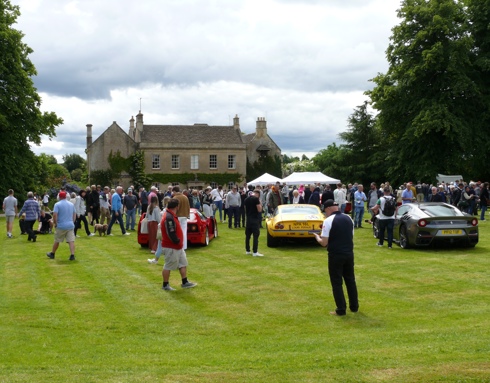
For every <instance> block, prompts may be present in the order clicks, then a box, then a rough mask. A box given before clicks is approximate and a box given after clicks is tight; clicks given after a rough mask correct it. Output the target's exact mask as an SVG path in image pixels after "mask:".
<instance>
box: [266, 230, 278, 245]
mask: <svg viewBox="0 0 490 383" xmlns="http://www.w3.org/2000/svg"><path fill="white" fill-rule="evenodd" d="M278 242H279V241H278V240H277V238H274V237H273V236H272V235H270V234H269V230H267V247H277V245H278Z"/></svg>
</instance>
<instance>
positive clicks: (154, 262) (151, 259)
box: [148, 258, 158, 265]
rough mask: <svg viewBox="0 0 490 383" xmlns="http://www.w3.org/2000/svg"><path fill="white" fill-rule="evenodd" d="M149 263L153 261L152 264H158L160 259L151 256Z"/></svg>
mask: <svg viewBox="0 0 490 383" xmlns="http://www.w3.org/2000/svg"><path fill="white" fill-rule="evenodd" d="M148 263H152V264H154V265H156V264H157V263H158V261H157V260H156V259H155V258H150V259H148Z"/></svg>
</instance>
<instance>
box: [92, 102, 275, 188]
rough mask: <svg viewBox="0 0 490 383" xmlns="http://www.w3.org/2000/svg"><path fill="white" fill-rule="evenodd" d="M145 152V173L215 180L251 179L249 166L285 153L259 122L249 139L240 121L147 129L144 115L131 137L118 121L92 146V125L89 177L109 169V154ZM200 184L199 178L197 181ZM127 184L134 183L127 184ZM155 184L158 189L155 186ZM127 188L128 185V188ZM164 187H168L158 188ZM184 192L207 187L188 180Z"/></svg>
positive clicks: (131, 124)
mask: <svg viewBox="0 0 490 383" xmlns="http://www.w3.org/2000/svg"><path fill="white" fill-rule="evenodd" d="M137 150H141V151H143V152H144V158H145V173H146V174H147V175H148V176H150V178H151V177H152V175H155V178H158V177H156V175H158V174H176V175H177V174H189V173H191V174H198V173H199V174H201V175H202V174H206V175H209V177H206V178H209V179H212V175H213V174H223V173H225V174H226V173H234V174H236V173H238V174H240V175H241V180H240V181H244V180H246V178H247V160H248V161H249V162H250V163H251V164H253V163H255V162H256V161H257V160H258V159H259V158H260V157H261V156H266V155H270V156H272V157H274V156H276V155H277V156H279V157H281V149H280V148H279V147H278V146H277V145H276V143H275V142H274V141H273V140H272V138H271V137H270V136H269V135H268V134H267V122H266V120H265V118H262V117H259V118H258V119H257V122H256V128H255V132H254V133H250V134H244V133H242V131H241V129H240V121H239V118H238V116H235V118H234V119H233V125H231V126H211V125H208V124H194V125H147V124H145V123H144V122H143V114H142V113H141V112H139V113H138V114H137V115H136V120H135V119H134V118H133V117H132V118H131V120H129V129H128V132H127V133H126V132H125V131H124V130H123V129H122V128H121V127H120V126H119V125H118V124H117V123H116V121H114V122H113V123H112V125H111V126H109V127H108V128H107V129H106V130H105V131H104V132H103V133H102V134H101V135H100V136H99V137H98V138H97V139H96V140H94V141H92V125H91V124H88V125H87V149H86V153H87V167H88V170H89V174H90V172H92V171H95V170H106V169H108V168H109V164H108V161H107V159H108V157H109V154H110V153H111V152H112V153H116V152H117V151H119V153H120V154H121V156H122V157H125V158H127V157H129V156H130V155H131V154H133V153H134V152H135V151H137ZM196 178H197V177H196ZM125 179H127V177H126V178H124V177H123V180H122V181H121V182H122V183H123V184H124V183H129V182H130V180H129V179H127V182H125V181H124V180H125ZM154 184H158V183H157V182H154ZM123 186H128V185H123ZM159 186H163V185H159ZM184 186H185V187H195V188H202V187H204V186H205V182H204V181H200V180H197V179H194V180H189V181H188V182H187V184H186V185H184Z"/></svg>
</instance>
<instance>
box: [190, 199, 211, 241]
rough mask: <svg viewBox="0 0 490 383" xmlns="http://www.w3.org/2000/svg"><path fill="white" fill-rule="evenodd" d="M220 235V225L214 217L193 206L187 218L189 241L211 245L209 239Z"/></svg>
mask: <svg viewBox="0 0 490 383" xmlns="http://www.w3.org/2000/svg"><path fill="white" fill-rule="evenodd" d="M217 236H218V225H217V224H216V219H215V218H214V217H205V216H204V215H203V214H202V213H201V212H200V211H199V210H197V209H194V208H192V209H191V214H190V218H189V219H188V220H187V242H189V243H193V244H201V245H204V246H207V245H209V241H210V240H211V239H213V238H216V237H217Z"/></svg>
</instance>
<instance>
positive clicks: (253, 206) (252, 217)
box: [244, 189, 264, 257]
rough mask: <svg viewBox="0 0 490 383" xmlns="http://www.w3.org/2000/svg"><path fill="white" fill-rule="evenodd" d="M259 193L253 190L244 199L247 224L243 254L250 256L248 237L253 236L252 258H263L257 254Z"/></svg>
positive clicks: (260, 207)
mask: <svg viewBox="0 0 490 383" xmlns="http://www.w3.org/2000/svg"><path fill="white" fill-rule="evenodd" d="M259 197H260V191H259V190H257V189H255V190H254V191H253V193H252V195H250V196H249V197H247V198H245V202H244V205H245V214H246V216H247V223H246V225H245V254H248V255H252V253H251V252H250V237H251V236H252V235H253V237H254V239H253V247H252V250H253V256H254V257H263V256H264V255H263V254H260V253H259V235H260V220H261V214H260V213H261V212H262V204H261V203H260V199H259Z"/></svg>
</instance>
